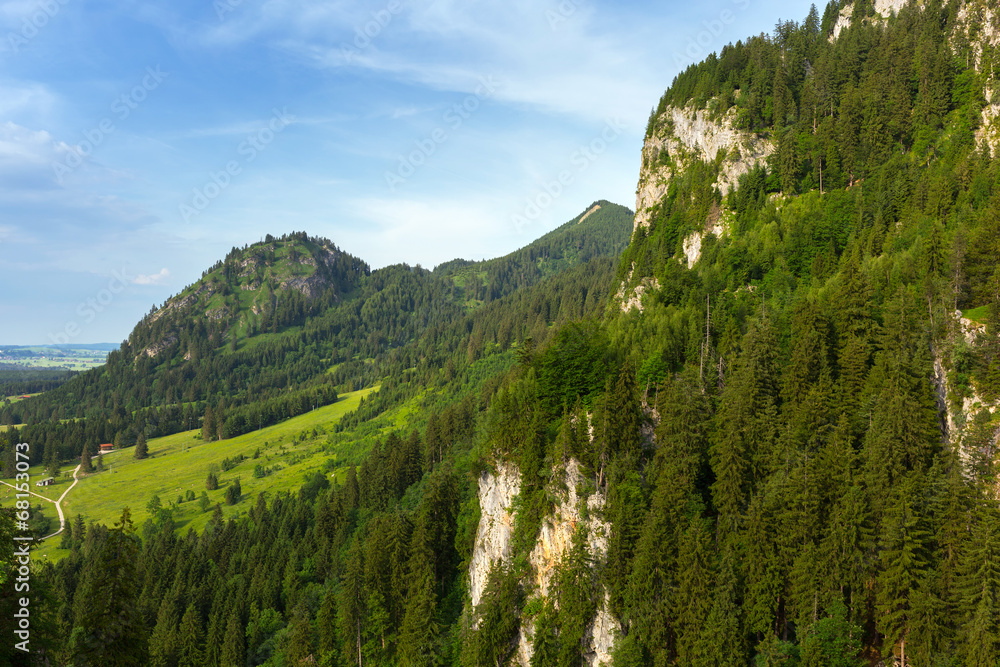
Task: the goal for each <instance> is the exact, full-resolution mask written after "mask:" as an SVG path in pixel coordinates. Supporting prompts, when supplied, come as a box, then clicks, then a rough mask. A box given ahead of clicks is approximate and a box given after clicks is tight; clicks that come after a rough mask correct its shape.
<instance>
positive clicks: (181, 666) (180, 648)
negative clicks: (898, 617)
mask: <svg viewBox="0 0 1000 667" xmlns="http://www.w3.org/2000/svg"><path fill="white" fill-rule="evenodd" d="M204 644H205V637H204V633H203V632H202V629H201V615H200V614H199V613H198V609H197V608H196V607H195V605H194V603H193V602H192V603H191V604H189V605H188V607H187V609H186V610H185V611H184V617H183V618H182V619H181V625H180V629H179V631H178V637H177V667H201V666H202V665H204V664H205V663H204Z"/></svg>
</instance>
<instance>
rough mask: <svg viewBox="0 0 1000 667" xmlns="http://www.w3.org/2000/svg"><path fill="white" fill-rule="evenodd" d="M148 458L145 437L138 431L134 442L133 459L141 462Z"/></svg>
mask: <svg viewBox="0 0 1000 667" xmlns="http://www.w3.org/2000/svg"><path fill="white" fill-rule="evenodd" d="M148 456H149V446H148V445H147V444H146V435H145V434H144V433H143V432H142V431H140V432H139V436H138V437H137V438H136V440H135V458H136V459H138V460H140V461H141V460H142V459H144V458H146V457H148Z"/></svg>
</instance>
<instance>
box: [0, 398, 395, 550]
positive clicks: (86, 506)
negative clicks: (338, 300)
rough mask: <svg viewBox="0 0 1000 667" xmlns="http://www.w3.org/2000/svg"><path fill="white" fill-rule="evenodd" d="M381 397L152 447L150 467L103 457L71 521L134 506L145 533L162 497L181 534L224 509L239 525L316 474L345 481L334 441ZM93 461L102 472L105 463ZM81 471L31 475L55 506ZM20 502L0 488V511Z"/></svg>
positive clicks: (69, 504)
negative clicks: (353, 414) (343, 423)
mask: <svg viewBox="0 0 1000 667" xmlns="http://www.w3.org/2000/svg"><path fill="white" fill-rule="evenodd" d="M377 389H378V387H377V386H376V387H372V388H368V389H363V390H360V391H355V392H351V393H347V394H342V395H341V397H340V398H339V400H338V401H337V402H336V403H333V404H332V405H327V406H325V407H322V408H317V409H316V410H313V411H312V412H309V413H306V414H304V415H300V416H298V417H295V418H293V419H289V420H287V421H284V422H282V423H280V424H275V425H274V426H269V427H266V428H263V429H261V430H259V431H254V432H253V433H247V434H245V435H241V436H238V437H235V438H230V439H228V440H221V441H217V442H204V441H203V440H202V439H201V431H200V430H198V431H186V432H183V433H176V434H174V435H170V436H167V437H164V438H155V439H152V440H150V441H149V443H148V444H149V458H147V459H144V460H142V461H137V460H136V459H135V457H134V455H133V448H127V449H122V450H118V451H116V452H112V453H110V454H106V455H104V456H103V463H104V467H105V470H104V471H103V472H96V473H93V474H91V475H86V476H83V475H81V476H80V482H79V483H78V484H77V485H76V487H74V488H73V490H72V491H70V493H69V495H67V496H66V499H65V500H64V501H63V512H64V513H65V514H66V520H67V521H68V522H72V521H73V519H74V518H75V517H76V515H77V514H80V515H82V516H83V518H84V520H85V521H86V522H87V523H88V524H89V523H91V522H95V523H103V524H105V525H107V526H112V525H114V523H115V522H116V521H117V520H118V519H119V518H120V517H121V514H122V510H123V508H124V507H126V506H128V507H129V508H130V509H131V512H132V521H133V522H134V523H135V526H136V528H137V529H141V527H142V525H143V523H144V522H145V521H146V520H147V519H151V518H152V517H151V514H150V512H149V510H148V509H147V505H148V504H149V501H150V500H151V499H152V498H153V496H158V497H159V498H160V503H161V506H162V507H164V508H167V509H170V510H171V512H172V516H173V520H174V523H175V524H176V526H177V530H178V533H185V532H187V531H188V530H189V529H194V530H195V531H196V532H200V531H201V530H202V529H203V528H204V527H205V525H206V524H207V523H208V521H209V519H210V518H211V516H212V511H213V509H214V507H215V505H216V503H218V504H220V505H221V507H222V512H223V515H224V516H225V517H226V518H230V517H236V516H239V515H241V514H245V513H246V512H247V510H248V509H249V508H250V507H251V506H252V504H253V503H254V502H256V498H257V494H258V493H261V492H265V493H268V494H273V493H276V492H279V491H286V490H287V491H296V490H297V489H298V488H299V487H300V486H301V485H302V484H303V483H304V482H305V481H307V480H308V479H310V478H312V476H313V475H315V473H316V472H322V473H323V474H326V475H328V476H330V477H331V479H332V478H333V476H335V475H340V476H341V478H342V475H343V472H344V470H346V468H344V464H346V461H338V456H337V451H336V447H335V446H334V445H331V444H330V438H328V435H329V434H331V433H332V431H333V426H334V425H335V424H336V422H337V421H338V420H339V419H340V418H341V417H342V416H343V415H345V414H347V413H348V412H350V411H352V410H354V409H356V408H357V407H358V405H359V404H360V403H361V399H362V398H363V397H364V396H367V395H368V394H370V393H371V392H373V391H376V390H377ZM392 421H395V419H393V420H392ZM241 455H242V456H243V457H244V458H243V460H242V461H239V462H238V463H235V465H233V467H232V468H230V469H228V470H223V461H224V460H225V459H229V460H230V461H235V460H238V459H239V458H240V456H241ZM255 457H256V458H255ZM93 460H94V465H95V466H96V465H97V457H96V456H95V457H94V459H93ZM257 466H260V467H261V469H262V471H268V472H267V474H265V476H263V477H255V476H254V471H255V468H257ZM74 467H75V465H73V466H64V468H63V470H62V474H61V476H60V477H59V478H58V480H57V481H56V483H55V484H53V485H52V486H49V487H41V488H39V487H36V486H35V482H36V481H38V480H40V479H42V478H43V477H44V476H45V474H44V470H42V468H41V466H36V467H33V468H32V469H31V470H30V471H29V472H30V475H31V480H32V483H31V490H32V491H33V492H35V493H38V494H39V495H43V496H45V497H47V498H52V499H56V498H58V497H59V496H60V495H62V493H63V491H65V490H66V489H67V488H68V487H69V485H70V484H72V483H73V479H72V474H73V468H74ZM209 470H214V471H215V473H216V475H217V476H218V479H219V488H218V489H216V490H214V491H208V490H207V489H206V478H207V477H208V473H209ZM237 478H239V480H240V487H241V490H242V495H243V499H242V500H241V501H240V502H238V503H236V504H235V505H227V504H226V501H225V495H226V488H227V487H228V486H229V485H231V484H232V483H233V482H234V481H235V480H236V479H237ZM8 481H13V480H8ZM188 491H191V492H193V493H194V495H195V497H196V499H195V500H183V499H184V497H185V496H187V495H188V494H187V492H188ZM202 491H205V492H206V493H207V494H208V499H209V502H210V505H209V507H208V509H207V510H206V511H203V510H202V509H201V506H200V503H199V498H200V496H201V493H202ZM14 500H15V498H14V489H12V488H10V487H8V486H3V487H0V506H10V505H11V504H12V503H13V501H14ZM179 500H181V502H178V501H179ZM38 503H41V504H42V505H43V507H44V511H45V513H46V515H47V516H48V515H51V516H53V517H56V516H57V514H56V509H55V505H54V504H53V503H47V502H45V501H43V500H41V499H39V498H33V499H32V507H34V506H35V505H37V504H38ZM60 538H61V536H57V537H55V538H52V539H50V540H46V541H43V542H42V543H41V544H40V545H39V547H38V549H37V551H36V556H35V557H36V558H50V559H58V558H61V557H62V556H64V555H65V554H67V553H68V551H66V550H63V549H59V548H58V544H59V541H60Z"/></svg>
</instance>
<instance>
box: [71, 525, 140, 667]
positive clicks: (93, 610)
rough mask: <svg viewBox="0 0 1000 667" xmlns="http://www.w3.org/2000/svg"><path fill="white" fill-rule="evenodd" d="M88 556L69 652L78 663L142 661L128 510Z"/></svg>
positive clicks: (111, 666) (109, 666)
mask: <svg viewBox="0 0 1000 667" xmlns="http://www.w3.org/2000/svg"><path fill="white" fill-rule="evenodd" d="M87 560H88V566H87V568H86V569H85V571H84V573H83V576H82V580H81V582H80V587H79V589H78V590H77V594H76V619H75V622H74V625H75V627H74V628H73V636H72V637H71V638H70V643H69V652H70V654H71V656H72V660H73V664H74V665H77V666H78V667H84V666H91V665H92V666H94V667H97V666H98V665H100V666H101V667H119V666H121V667H126V666H130V665H139V664H146V648H145V647H146V641H145V637H144V629H143V625H142V618H141V617H140V616H139V614H138V613H137V609H138V601H139V589H138V581H139V574H140V571H139V569H138V564H139V562H140V560H139V543H138V539H137V538H136V536H135V528H134V526H133V525H132V517H131V512H130V511H129V509H128V508H125V510H124V511H123V512H122V516H121V518H120V519H119V520H118V521H117V522H116V523H115V526H114V528H113V529H112V530H110V531H109V532H108V536H107V538H106V540H105V542H104V543H103V544H102V545H101V547H100V548H99V550H98V551H97V552H96V553H94V554H92V556H91V557H90V558H88V559H87Z"/></svg>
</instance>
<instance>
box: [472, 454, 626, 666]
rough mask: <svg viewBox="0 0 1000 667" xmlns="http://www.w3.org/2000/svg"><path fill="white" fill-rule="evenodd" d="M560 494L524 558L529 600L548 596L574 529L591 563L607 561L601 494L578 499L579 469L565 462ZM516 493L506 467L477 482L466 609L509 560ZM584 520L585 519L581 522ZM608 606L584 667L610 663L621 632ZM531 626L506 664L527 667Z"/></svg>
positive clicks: (514, 476) (594, 629)
mask: <svg viewBox="0 0 1000 667" xmlns="http://www.w3.org/2000/svg"><path fill="white" fill-rule="evenodd" d="M563 481H564V482H565V486H566V488H565V490H563V491H559V492H557V495H558V497H559V505H558V507H557V508H556V510H555V512H554V513H553V514H552V515H551V516H549V517H546V518H545V519H544V520H543V522H542V527H541V530H540V531H539V536H538V541H537V542H536V543H535V546H534V548H533V549H532V551H531V554H530V555H529V558H528V560H529V563H530V564H531V566H532V570H533V575H532V579H531V580H530V581H526V582H525V585H526V587H527V588H528V590H529V591H531V596H532V597H545V596H547V595H548V594H549V591H550V587H551V585H552V578H553V577H554V576H555V574H556V572H557V567H558V566H559V563H560V562H561V560H562V558H563V555H564V554H565V553H566V552H567V550H568V549H569V548H570V546H571V545H572V542H573V535H574V534H575V532H576V530H577V528H578V527H579V526H581V525H582V526H583V527H584V529H585V530H586V531H587V551H588V553H589V555H590V557H591V558H593V559H594V561H595V562H597V563H600V562H602V561H603V560H604V559H606V558H607V551H608V536H609V531H610V529H611V526H610V525H609V524H608V523H607V522H606V521H604V520H603V519H602V518H600V514H601V511H602V510H603V508H604V503H605V499H604V495H603V494H600V493H595V494H592V495H590V496H588V497H587V498H586V500H584V499H583V498H582V497H581V496H580V490H581V489H582V487H583V485H584V484H585V480H584V479H583V475H582V474H581V472H580V464H579V462H577V461H576V460H575V459H571V460H570V461H569V463H568V464H567V465H566V470H565V475H564V478H563ZM520 488H521V482H520V473H519V472H518V470H517V467H516V466H514V465H511V464H502V465H500V466H499V467H498V469H497V471H496V473H485V474H483V476H482V477H480V479H479V506H480V519H479V529H478V531H477V533H476V544H475V548H474V551H473V554H472V563H471V566H470V568H469V578H470V586H469V588H470V593H471V601H472V606H473V607H475V606H476V605H477V604H479V602H480V600H481V599H482V595H483V590H484V589H485V587H486V578H487V577H488V576H489V572H490V568H491V567H492V566H493V564H494V563H496V562H497V561H501V560H506V559H508V558H509V557H510V555H511V554H510V540H511V535H512V534H513V530H514V521H515V517H514V516H512V515H511V511H510V508H511V503H512V502H513V500H514V497H515V496H516V495H517V494H518V492H519V491H520ZM585 516H586V518H584V517H585ZM608 605H609V601H608V599H607V597H606V596H605V599H604V602H603V603H602V605H601V607H600V608H599V609H598V611H597V614H596V616H595V618H594V621H593V624H592V626H591V630H590V633H589V635H588V639H587V641H588V652H587V654H586V663H587V665H588V667H598V666H599V665H601V664H602V663H604V664H610V661H611V650H612V648H613V646H614V641H615V637H616V636H617V633H618V632H620V630H621V627H620V626H619V624H618V622H617V621H616V620H615V619H614V617H613V616H611V614H610V613H608V611H607V609H608ZM532 637H533V627H532V624H531V623H530V622H529V621H527V620H525V622H524V624H523V625H522V627H521V629H520V631H519V633H518V638H517V650H516V652H515V654H514V657H513V658H512V664H516V665H520V666H521V667H527V666H528V664H529V663H530V661H531V656H532V646H531V643H532Z"/></svg>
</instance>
